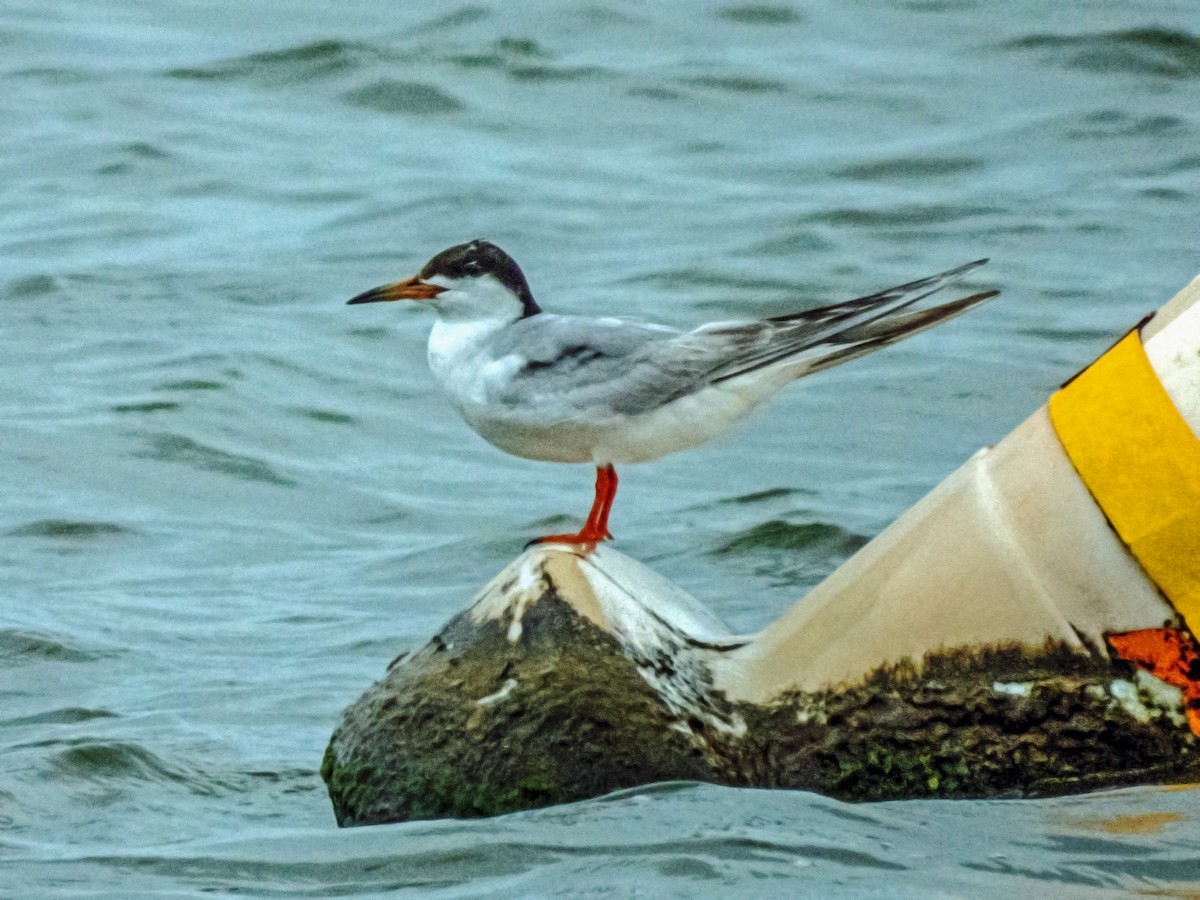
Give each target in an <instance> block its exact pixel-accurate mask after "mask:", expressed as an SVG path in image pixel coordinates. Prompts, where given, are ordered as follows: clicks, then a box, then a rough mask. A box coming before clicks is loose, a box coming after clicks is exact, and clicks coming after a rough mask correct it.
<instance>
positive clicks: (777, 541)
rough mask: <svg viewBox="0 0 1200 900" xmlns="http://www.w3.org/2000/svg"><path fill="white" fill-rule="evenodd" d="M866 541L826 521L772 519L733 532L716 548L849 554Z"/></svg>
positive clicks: (749, 551) (743, 550) (719, 550)
mask: <svg viewBox="0 0 1200 900" xmlns="http://www.w3.org/2000/svg"><path fill="white" fill-rule="evenodd" d="M866 542H867V539H866V538H865V537H863V536H862V535H859V534H854V533H853V532H850V531H846V530H845V529H844V528H839V527H838V526H837V525H830V524H828V523H826V522H806V523H803V524H799V525H796V524H792V523H791V522H785V521H783V520H782V519H772V520H771V521H769V522H763V523H762V524H760V525H755V526H754V527H753V528H749V529H747V530H745V531H741V532H739V533H737V534H735V535H734V536H733V537H732V538H730V539H729V540H728V541H726V542H725V543H724V544H722V545H721V546H720V547H718V548H717V550H716V551H715V552H716V553H718V554H726V553H735V554H736V553H753V552H755V551H760V550H811V549H814V548H820V549H827V550H830V551H835V552H843V553H849V552H853V551H854V550H857V549H858V548H859V547H861V546H863V545H864V544H865V543H866Z"/></svg>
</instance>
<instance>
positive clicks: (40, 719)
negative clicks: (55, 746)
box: [0, 706, 117, 728]
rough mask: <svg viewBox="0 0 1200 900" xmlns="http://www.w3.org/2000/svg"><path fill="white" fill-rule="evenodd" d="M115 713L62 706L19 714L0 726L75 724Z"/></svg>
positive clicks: (112, 717)
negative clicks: (29, 713) (24, 714)
mask: <svg viewBox="0 0 1200 900" xmlns="http://www.w3.org/2000/svg"><path fill="white" fill-rule="evenodd" d="M115 718H117V714H116V713H114V712H110V711H109V710H107V709H87V708H86V707H82V706H64V707H63V708H61V709H50V710H47V711H46V712H41V713H34V714H33V715H31V716H19V717H17V718H15V719H4V720H3V721H0V727H4V728H16V727H18V726H21V725H75V724H77V723H79V722H90V721H92V720H93V719H115Z"/></svg>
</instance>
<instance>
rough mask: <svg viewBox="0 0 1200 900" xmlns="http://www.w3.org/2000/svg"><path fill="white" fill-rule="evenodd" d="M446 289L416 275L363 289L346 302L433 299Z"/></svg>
mask: <svg viewBox="0 0 1200 900" xmlns="http://www.w3.org/2000/svg"><path fill="white" fill-rule="evenodd" d="M445 290H446V288H444V287H439V286H438V285H436V284H429V283H428V282H425V281H422V280H421V279H420V278H418V277H415V276H414V277H413V278H409V279H408V280H407V281H397V282H396V283H395V284H385V285H383V286H381V287H377V288H371V290H369V291H363V292H362V293H361V294H359V295H358V296H357V297H355V298H353V299H352V300H348V301H346V302H347V303H348V304H353V303H382V302H383V301H385V300H387V301H391V300H432V299H433V298H434V297H436V296H437V295H438V294H440V293H442V292H443V291H445Z"/></svg>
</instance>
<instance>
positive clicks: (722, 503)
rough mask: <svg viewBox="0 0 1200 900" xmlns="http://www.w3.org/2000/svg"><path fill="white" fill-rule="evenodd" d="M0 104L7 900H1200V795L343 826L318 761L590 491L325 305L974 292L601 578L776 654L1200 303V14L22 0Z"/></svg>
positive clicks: (5, 32) (392, 343)
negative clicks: (506, 256) (410, 280)
mask: <svg viewBox="0 0 1200 900" xmlns="http://www.w3.org/2000/svg"><path fill="white" fill-rule="evenodd" d="M0 83H2V85H3V90H0V122H3V124H4V127H3V128H0V385H2V386H3V390H2V391H0V417H2V423H3V424H2V429H3V431H2V434H3V440H0V501H2V502H0V867H2V869H3V876H2V877H0V894H4V892H5V891H8V892H11V894H12V896H15V897H26V896H29V897H32V896H54V895H61V896H66V895H71V896H81V895H97V896H114V897H132V896H151V897H159V896H168V895H169V896H193V895H196V896H198V895H201V894H204V895H207V896H211V895H213V894H214V893H215V894H218V895H221V894H238V895H251V896H288V897H291V896H328V895H342V894H356V895H373V894H382V893H385V892H388V891H392V890H397V891H398V890H399V889H401V888H404V887H411V888H412V889H413V890H414V891H417V892H435V891H436V892H437V893H438V894H439V895H445V896H460V895H462V896H465V895H485V894H500V895H514V896H516V895H521V896H527V895H530V894H543V895H549V894H560V895H568V896H579V895H599V894H605V893H607V894H609V895H618V896H625V895H633V894H640V895H643V896H663V895H673V894H675V895H681V894H687V895H696V894H697V893H699V894H711V895H714V896H723V897H734V896H747V897H749V896H762V895H764V894H776V895H781V896H785V895H786V896H794V895H797V894H808V895H812V896H831V895H838V894H842V895H861V894H872V893H873V894H877V895H882V896H929V895H931V894H937V893H939V892H940V893H941V894H942V895H951V896H979V895H981V894H987V893H993V894H997V895H1012V894H1014V893H1017V892H1025V893H1029V894H1031V895H1039V896H1096V895H1097V894H1102V893H1103V892H1105V891H1110V892H1112V893H1113V895H1121V894H1124V893H1127V892H1130V891H1146V892H1149V891H1155V890H1158V891H1168V892H1169V891H1176V892H1178V891H1181V890H1185V889H1186V890H1197V889H1200V866H1198V865H1197V864H1196V862H1195V860H1196V858H1197V856H1198V855H1200V834H1198V833H1197V829H1196V828H1195V825H1194V821H1195V820H1194V818H1192V817H1191V813H1190V809H1191V808H1192V806H1194V803H1195V794H1194V793H1189V792H1182V793H1169V792H1162V791H1158V790H1156V789H1144V790H1134V791H1125V792H1117V793H1113V794H1108V795H1096V796H1092V797H1082V798H1075V799H1071V800H1060V801H1020V802H1015V801H1014V802H998V803H953V804H951V803H945V804H938V803H917V804H888V805H883V806H874V807H850V806H846V805H843V804H838V803H835V802H832V801H827V800H824V799H821V798H818V797H814V796H811V795H805V794H799V793H787V792H777V793H764V792H751V791H731V790H721V789H715V788H711V787H704V786H678V787H676V788H672V789H670V790H647V791H644V792H634V793H632V794H629V795H622V796H620V797H617V798H615V799H610V800H603V801H596V802H593V803H588V804H582V805H579V806H574V807H569V808H564V809H561V810H549V811H542V812H538V813H531V814H525V815H519V816H512V817H506V818H503V819H497V820H489V821H482V822H469V823H461V822H455V823H425V824H414V825H405V826H394V827H393V826H389V827H386V828H380V829H361V830H356V831H352V832H338V831H337V830H336V829H335V828H334V825H333V818H332V813H331V810H330V808H329V804H328V801H327V799H326V797H325V795H324V789H323V786H322V785H321V783H320V779H319V777H318V776H317V774H316V768H317V765H318V763H319V760H320V757H321V752H322V750H323V748H324V744H325V741H326V739H327V738H328V735H329V733H330V731H331V730H332V728H333V726H334V724H335V722H336V720H337V717H338V715H339V713H340V711H341V710H342V708H343V707H345V706H346V705H347V704H348V703H349V702H350V701H351V700H352V699H353V698H354V697H355V696H357V694H358V693H359V692H360V691H361V690H362V689H363V688H364V687H365V686H366V685H367V684H368V683H369V682H370V681H371V680H372V679H374V678H376V677H378V676H380V675H381V674H382V672H383V670H384V667H385V666H386V664H387V662H388V661H389V660H391V659H392V658H393V657H394V656H395V655H396V654H397V653H398V652H399V651H401V650H404V649H408V648H411V647H413V646H416V645H418V644H420V643H421V642H423V641H424V640H425V639H426V638H427V637H428V636H429V635H430V634H432V633H433V632H434V630H435V629H436V628H437V627H438V626H439V625H440V624H441V623H442V622H443V621H444V620H445V619H447V618H448V617H449V616H450V615H452V614H453V613H454V612H455V611H457V610H458V609H460V608H461V607H462V606H463V605H464V604H465V603H466V602H467V600H468V599H469V597H470V595H471V594H472V592H473V591H474V589H475V588H476V587H477V586H479V585H480V584H482V583H483V582H484V581H486V580H487V579H488V578H489V577H490V576H491V575H492V574H493V573H494V572H495V571H496V570H498V569H499V568H500V567H501V566H502V565H503V564H504V563H505V562H506V561H507V560H508V559H510V558H511V557H512V556H513V555H514V554H515V553H516V552H518V551H519V549H520V547H521V545H522V544H523V542H524V541H525V540H526V539H527V538H528V537H530V536H532V535H535V534H538V533H542V532H544V531H546V530H556V529H561V527H562V526H566V525H573V524H574V523H576V522H578V521H579V519H580V518H581V517H582V516H583V515H584V513H585V512H586V510H587V506H588V504H589V502H590V491H591V481H592V473H591V472H589V471H586V470H585V469H582V468H576V467H566V466H553V465H547V464H538V463H532V462H527V461H523V460H518V459H514V458H511V457H506V456H504V455H502V454H500V453H499V452H498V451H495V450H493V449H492V448H490V447H489V446H487V445H486V444H484V443H483V442H482V441H481V440H479V439H478V438H477V437H476V436H475V435H474V434H472V433H471V432H470V431H469V429H468V428H467V427H466V426H465V425H463V424H462V423H461V422H460V421H458V420H457V418H456V417H455V416H454V415H453V414H452V412H451V411H450V410H449V408H448V407H447V406H446V404H445V403H444V401H443V400H442V399H441V398H440V396H439V395H438V393H437V391H436V388H435V386H434V385H433V383H432V380H431V378H430V376H429V375H428V372H427V371H426V368H425V363H424V342H425V337H426V333H427V329H428V327H429V322H428V321H427V320H426V319H425V318H424V317H422V315H421V314H420V311H419V310H416V309H397V308H396V307H394V306H389V305H378V306H372V307H354V308H347V307H346V306H344V305H343V301H344V300H345V299H346V298H348V297H350V296H352V295H353V294H355V293H358V292H359V291H361V290H364V289H366V288H368V287H372V286H374V285H376V284H379V283H381V282H385V281H389V280H394V279H396V278H399V277H403V276H407V275H410V274H412V273H413V272H414V271H415V270H416V268H417V267H419V266H420V264H421V263H423V262H424V261H425V260H426V259H427V258H428V257H429V256H431V255H432V254H433V253H435V252H436V251H438V250H440V249H442V248H444V247H446V246H449V245H451V244H454V243H457V242H460V241H463V240H467V239H470V238H474V237H487V238H490V239H491V240H494V241H496V242H497V243H499V244H500V245H501V246H502V247H504V248H505V249H506V250H508V251H509V252H510V253H512V254H513V255H514V256H515V257H516V258H517V259H518V260H519V261H520V263H521V264H522V266H523V268H524V269H525V271H526V274H527V275H528V277H529V279H530V281H531V284H532V286H533V290H534V293H535V295H537V297H538V298H539V300H540V302H541V303H542V305H543V306H545V307H547V308H550V309H554V310H557V311H574V312H594V311H604V312H605V313H614V314H626V315H635V316H647V317H652V318H656V319H661V320H665V321H669V322H672V323H675V324H679V325H688V324H697V323H700V322H703V321H706V320H709V319H715V318H729V317H732V316H748V315H773V314H777V313H780V312H783V311H785V310H789V309H794V308H797V307H800V306H815V305H818V304H820V303H822V302H828V301H833V300H839V299H845V298H848V297H851V296H856V295H858V294H862V293H866V292H868V291H872V290H875V289H878V288H882V287H885V286H888V285H890V284H893V283H897V282H901V281H907V280H910V279H912V278H916V277H919V276H922V275H926V274H929V273H931V272H934V271H938V270H940V269H944V268H947V267H949V266H952V265H955V264H957V263H960V262H964V261H966V260H969V259H973V258H976V257H979V256H985V255H986V256H990V257H992V263H991V265H990V266H989V267H988V268H987V269H985V270H984V272H983V274H982V276H981V277H979V278H978V279H977V280H976V282H975V283H976V284H977V285H978V286H979V287H980V288H989V287H998V288H1001V289H1002V290H1003V291H1004V293H1003V295H1002V297H1001V298H1000V299H999V300H996V301H993V302H992V303H991V304H989V305H988V306H987V307H985V308H983V309H981V310H978V311H975V312H972V313H971V314H970V315H969V316H966V317H964V318H963V319H960V320H958V321H956V322H954V323H952V324H950V325H948V326H946V327H945V328H942V329H939V330H937V331H935V332H933V333H931V334H929V335H926V336H922V337H920V338H917V339H916V340H914V341H912V342H911V343H906V344H904V345H902V346H899V347H897V348H894V349H891V350H889V351H887V352H886V353H883V354H880V355H878V356H874V357H871V358H869V359H866V360H862V361H859V362H856V363H853V364H851V365H849V366H846V367H844V368H840V369H837V370H834V371H832V372H829V373H826V374H823V375H821V376H818V377H814V378H813V379H811V380H810V381H806V382H805V383H803V384H802V385H797V386H796V387H795V388H794V389H793V390H791V391H790V392H788V393H787V394H786V395H785V396H783V397H781V398H780V399H779V400H778V402H776V403H775V404H774V405H773V406H772V407H770V409H769V410H768V411H766V412H765V413H763V414H761V415H760V416H759V417H758V418H756V419H754V420H752V421H751V422H750V423H748V425H747V426H746V427H745V428H743V429H742V430H741V431H740V432H738V433H736V434H735V435H733V436H731V437H730V438H728V439H727V440H725V441H723V442H721V443H718V444H715V445H712V446H710V447H706V448H702V449H700V450H697V451H694V452H691V453H687V454H683V455H679V456H676V457H672V458H668V459H665V460H661V461H658V462H655V463H650V464H647V465H644V466H638V467H631V468H629V469H627V470H625V471H623V472H622V473H621V475H622V486H621V493H620V495H619V496H618V499H617V505H616V509H615V512H614V514H613V520H612V525H613V530H614V532H615V533H616V535H617V538H618V547H619V548H620V549H621V550H623V551H624V552H626V553H629V554H631V555H633V556H636V557H638V558H640V559H642V560H644V561H646V562H649V563H650V564H651V565H653V566H654V567H655V568H657V569H659V570H660V571H662V572H663V573H664V574H666V575H668V576H669V577H671V578H673V579H674V580H676V581H678V582H679V583H680V584H682V585H683V586H684V587H686V588H687V589H689V590H690V591H692V592H693V593H694V594H696V595H697V596H698V597H700V598H701V599H703V600H704V601H705V602H706V603H707V604H709V605H710V606H711V607H712V608H713V609H714V610H716V611H717V613H718V614H719V615H720V616H721V617H722V618H724V619H725V620H726V621H727V622H728V623H729V625H730V626H731V627H732V628H734V629H735V630H739V631H751V630H754V629H756V628H758V627H760V626H761V625H763V624H764V623H766V622H768V621H770V620H771V619H772V618H774V617H775V616H776V615H778V613H779V612H780V611H781V610H783V609H785V608H786V607H787V606H788V605H790V604H791V603H792V602H794V601H795V600H796V599H797V598H798V597H800V596H801V595H802V594H803V592H804V590H805V589H806V588H807V587H809V586H811V585H812V584H814V583H815V582H817V581H818V580H820V579H821V578H822V577H823V576H824V575H825V574H827V573H828V572H829V571H831V570H832V569H833V568H834V567H836V565H837V564H838V563H839V562H841V561H842V560H843V559H844V558H845V557H846V556H848V555H849V554H850V553H852V552H853V551H854V549H855V548H856V547H858V546H860V545H861V543H862V542H863V541H864V540H865V539H867V538H869V537H870V536H872V535H874V534H876V533H878V531H880V530H881V529H882V528H883V527H884V526H885V525H886V524H887V523H888V522H889V521H891V520H892V519H893V518H894V517H895V516H896V515H898V514H899V513H900V512H901V511H902V510H903V509H905V508H906V507H907V506H908V505H909V504H911V503H912V502H913V501H914V500H916V499H917V498H918V497H920V496H921V495H922V494H924V493H925V492H926V491H927V490H929V488H931V487H932V486H933V485H934V484H936V483H937V482H938V481H940V480H941V479H942V478H943V477H944V476H945V475H946V474H948V473H949V472H950V471H951V470H953V469H954V468H955V467H956V466H957V465H959V464H960V463H961V462H962V461H963V460H964V459H965V458H966V457H967V456H968V455H970V454H971V453H972V452H973V451H974V450H975V449H977V448H978V447H980V446H981V445H984V444H987V443H991V442H994V441H995V440H997V439H999V438H1000V437H1002V436H1003V435H1004V434H1005V433H1006V432H1007V431H1008V430H1009V429H1010V428H1012V426H1013V425H1015V424H1016V423H1017V422H1018V421H1020V420H1021V419H1022V418H1024V416H1025V415H1027V414H1028V413H1029V412H1030V411H1032V410H1033V409H1034V408H1036V407H1037V406H1038V405H1040V404H1041V403H1042V402H1043V401H1044V399H1045V397H1046V396H1047V394H1048V393H1049V392H1050V391H1051V390H1052V389H1053V388H1054V387H1055V386H1056V385H1057V384H1058V383H1059V382H1061V381H1062V380H1063V379H1064V378H1066V377H1067V376H1069V375H1070V374H1072V373H1073V372H1074V371H1075V370H1077V369H1078V368H1079V367H1080V366H1081V365H1082V364H1083V363H1084V362H1086V361H1088V360H1090V359H1091V358H1093V357H1094V356H1095V355H1096V354H1097V353H1099V352H1100V351H1102V350H1103V349H1104V348H1105V347H1107V346H1108V345H1109V344H1110V343H1111V342H1112V341H1113V340H1114V339H1115V337H1116V336H1118V335H1119V334H1120V333H1122V332H1124V331H1125V330H1126V329H1127V328H1128V327H1129V326H1130V325H1132V324H1133V323H1134V322H1135V321H1137V320H1138V319H1140V318H1141V317H1142V316H1143V315H1144V314H1145V313H1146V312H1149V311H1150V310H1152V309H1154V308H1156V307H1158V306H1159V305H1161V304H1162V303H1163V302H1164V301H1165V300H1166V299H1167V298H1168V297H1170V296H1171V295H1172V294H1174V293H1175V292H1176V291H1177V290H1178V289H1179V288H1181V287H1182V286H1183V285H1184V284H1185V283H1186V282H1187V281H1188V280H1189V279H1190V278H1191V277H1193V276H1194V275H1195V274H1196V273H1197V272H1198V271H1200V227H1198V226H1197V213H1196V210H1197V208H1200V178H1198V177H1197V176H1198V175H1200V149H1198V148H1200V15H1198V14H1197V9H1196V6H1195V4H1194V3H1192V2H1191V0H1187V2H1182V0H1177V2H1159V3H1136V2H1121V3H1117V2H1098V0H1097V2H1084V3H1080V4H1070V5H1061V6H1055V7H1051V6H1047V5H1045V4H1032V3H1029V4H1025V3H1016V4H1003V5H996V4H982V3H972V2H963V3H943V2H936V0H912V2H883V0H863V2H853V3H833V2H825V0H814V2H810V3H804V4H799V3H797V4H775V3H771V4H748V3H746V4H742V3H721V2H714V3H681V2H667V3H660V4H654V5H650V6H647V5H645V4H633V3H626V2H616V0H601V2H598V3H593V4H571V3H561V4H536V5H535V4H530V5H527V6H526V7H521V8H514V5H512V4H509V5H503V4H498V3H479V4H465V5H464V4H457V3H441V2H432V3H426V4H422V5H420V6H414V7H412V8H408V7H402V6H398V5H389V4H383V3H367V2H351V3H346V4H338V5H336V6H335V5H332V4H331V5H329V7H328V8H324V7H320V6H317V5H314V4H302V3H298V2H283V0H266V2H259V3H254V4H238V5H233V4H230V5H228V6H227V7H216V6H213V5H209V4H196V3H187V2H183V0H165V2H162V3H158V4H146V3H142V2H137V0H99V2H93V3H75V2H72V3H61V4H45V3H33V2H29V0H15V2H10V3H8V4H6V5H5V6H4V7H3V9H0ZM1147 811H1149V813H1148V814H1150V818H1149V819H1147V820H1145V821H1150V822H1151V823H1152V825H1153V827H1150V828H1149V830H1146V829H1145V828H1141V830H1139V828H1140V826H1139V828H1132V826H1131V827H1130V828H1125V827H1124V826H1120V827H1117V826H1112V827H1110V826H1109V825H1108V824H1105V823H1111V822H1112V821H1117V822H1118V823H1120V822H1126V821H1136V822H1142V821H1143V819H1134V818H1130V817H1136V816H1142V815H1143V814H1144V813H1147ZM1122 817H1124V818H1122ZM1156 817H1157V818H1156Z"/></svg>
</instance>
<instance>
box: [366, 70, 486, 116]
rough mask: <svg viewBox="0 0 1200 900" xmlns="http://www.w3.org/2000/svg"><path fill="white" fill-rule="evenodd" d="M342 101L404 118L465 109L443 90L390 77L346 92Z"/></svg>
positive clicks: (458, 101)
mask: <svg viewBox="0 0 1200 900" xmlns="http://www.w3.org/2000/svg"><path fill="white" fill-rule="evenodd" d="M343 99H344V100H345V101H346V102H347V103H349V104H350V105H351V106H358V107H361V108H362V109H371V110H375V111H377V112H385V113H395V114H401V115H424V116H428V115H440V114H444V113H452V112H458V111H459V110H461V109H463V108H464V104H463V103H462V101H460V100H458V99H457V98H455V97H453V96H452V95H450V94H447V93H446V92H445V91H443V90H442V89H441V88H438V87H434V86H433V85H431V84H424V83H422V82H419V81H393V80H392V79H390V78H384V79H380V80H379V81H376V82H374V83H372V84H368V85H364V86H363V87H360V88H355V89H354V90H352V91H347V92H346V93H345V94H344V95H343Z"/></svg>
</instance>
